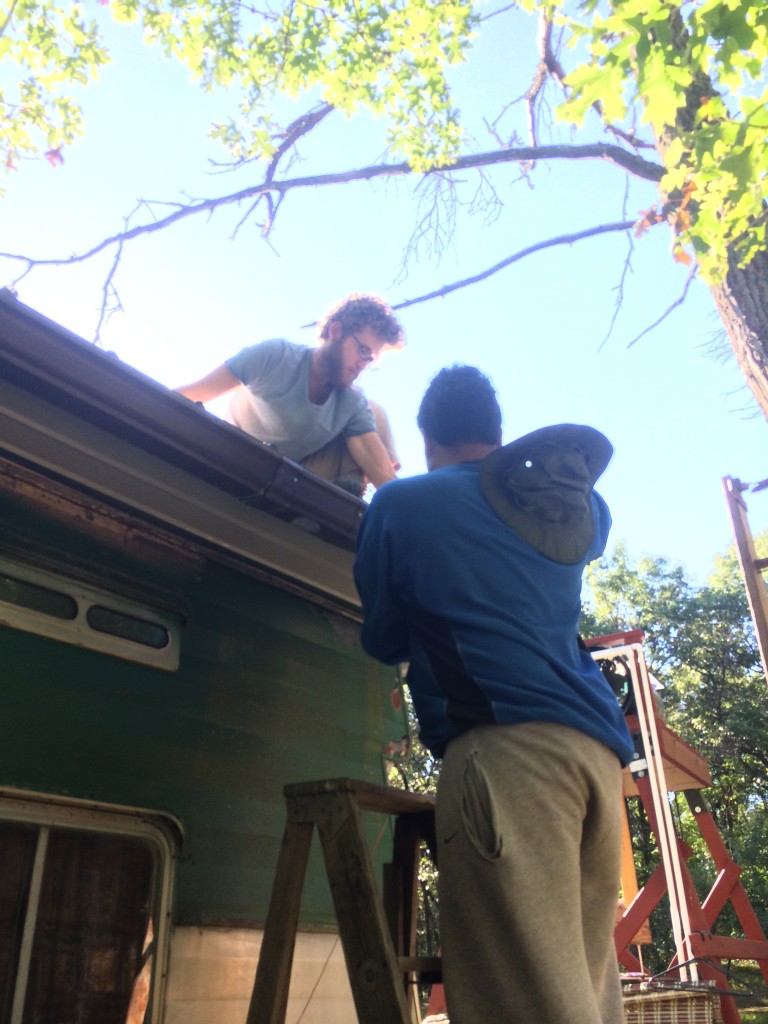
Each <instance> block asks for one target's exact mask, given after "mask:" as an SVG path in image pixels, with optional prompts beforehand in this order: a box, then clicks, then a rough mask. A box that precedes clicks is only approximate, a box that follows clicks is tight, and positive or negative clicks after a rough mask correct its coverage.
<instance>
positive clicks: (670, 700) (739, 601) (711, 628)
mask: <svg viewBox="0 0 768 1024" xmlns="http://www.w3.org/2000/svg"><path fill="white" fill-rule="evenodd" d="M756 547H757V548H758V550H759V552H760V553H761V555H762V554H763V553H764V552H766V551H768V535H765V534H763V535H762V536H761V537H758V538H757V540H756ZM588 594H589V597H588V601H587V608H586V611H585V615H584V619H583V623H582V628H583V630H584V632H585V634H587V635H600V634H603V633H610V632H614V631H623V630H625V629H630V628H640V629H643V630H644V631H645V642H644V649H645V652H646V657H647V660H648V663H649V667H650V670H651V672H652V673H653V674H654V676H655V677H656V678H657V679H658V680H659V682H660V683H662V685H663V686H664V689H663V691H662V699H663V705H664V709H665V716H666V720H667V723H668V724H669V726H670V728H672V729H673V730H674V731H675V732H677V733H678V734H679V735H680V736H681V737H682V738H683V739H684V740H685V741H686V742H688V743H689V744H690V745H691V746H692V747H693V748H694V749H695V750H697V751H698V752H699V753H700V754H702V755H703V757H704V758H705V759H706V761H707V763H708V765H709V769H710V772H711V775H712V786H711V787H710V788H709V789H708V790H707V791H706V792H705V794H704V797H705V799H706V801H707V803H708V806H709V808H710V810H711V812H712V815H713V817H714V819H715V822H716V824H717V827H718V830H719V832H720V834H721V836H722V837H723V840H724V842H725V843H726V845H727V846H728V847H729V850H730V853H731V856H732V857H733V859H734V860H735V862H736V863H737V864H739V865H741V866H742V867H743V869H744V875H743V881H744V884H745V887H746V889H747V892H748V894H749V896H750V898H751V900H752V903H753V906H754V907H755V910H756V911H757V913H758V916H759V917H760V918H761V923H762V926H763V928H764V929H768V912H766V906H767V905H768V901H767V899H766V897H768V889H766V881H767V875H768V871H767V869H768V862H767V861H766V857H765V849H764V847H761V846H760V845H759V844H760V842H761V841H762V839H763V838H764V837H765V834H766V830H767V829H768V819H767V818H766V807H767V802H766V796H768V793H767V792H766V782H767V781H768V773H766V765H767V763H768V758H766V749H767V748H768V692H766V685H765V678H764V676H763V674H762V667H761V664H760V656H759V651H758V649H757V644H756V642H755V636H754V630H753V627H752V621H751V618H750V613H749V606H748V604H747V599H746V593H745V590H744V584H743V581H742V579H741V574H740V571H739V566H738V561H737V559H736V555H735V552H734V551H731V552H729V553H728V554H727V555H725V556H719V557H718V558H717V559H716V562H715V569H714V571H713V573H712V575H711V577H710V579H709V581H708V582H707V584H706V585H704V586H694V585H692V584H691V583H690V582H689V581H687V580H686V578H685V574H684V573H683V571H682V569H681V568H680V567H679V566H674V565H670V564H669V563H667V562H666V561H665V560H664V559H658V558H656V559H652V558H643V559H640V560H638V561H637V562H633V561H632V560H631V559H630V558H629V557H628V556H627V553H626V551H625V549H624V548H623V547H622V546H619V547H618V548H617V549H616V551H615V552H614V553H613V554H612V555H611V556H610V557H608V558H605V559H603V560H602V561H600V562H599V563H595V565H594V566H593V567H591V568H590V569H589V570H588ZM638 804H639V801H636V800H630V801H629V810H630V815H631V831H632V835H633V843H634V846H635V854H636V861H637V867H638V875H639V877H640V878H641V879H645V878H647V877H648V875H649V874H650V872H651V871H652V870H653V869H654V868H655V866H656V864H657V863H658V852H657V850H656V848H655V844H654V843H653V841H652V838H651V836H650V834H649V830H648V828H647V823H646V820H645V817H644V815H642V814H641V813H640V808H639V806H638ZM674 812H675V817H676V820H677V827H678V829H679V832H680V834H681V835H682V837H683V838H684V839H685V841H686V842H687V843H688V844H689V845H690V846H691V847H693V849H694V851H695V852H694V856H693V858H692V860H691V861H690V862H689V867H690V869H691V873H692V876H693V878H694V881H695V883H696V884H697V887H698V889H699V894H700V896H701V898H702V899H703V898H704V896H706V894H707V893H708V892H709V889H710V888H711V886H712V884H713V882H714V880H715V871H714V865H713V864H712V862H711V859H710V857H709V854H708V852H707V849H706V846H705V844H704V842H703V840H702V839H701V836H700V834H699V832H698V829H697V828H696V826H695V823H694V821H693V816H692V815H691V813H690V811H689V809H688V806H687V803H686V801H685V799H684V798H683V797H682V795H680V794H677V795H676V797H675V802H674ZM666 913H667V912H666V910H665V909H664V907H663V906H662V907H660V908H659V909H658V910H657V911H656V912H654V915H653V916H652V922H651V923H652V931H653V935H654V947H653V948H652V949H651V950H649V951H648V954H649V963H650V965H651V966H652V968H654V969H662V968H663V966H664V965H665V963H667V962H669V960H670V958H671V956H672V953H673V952H674V945H673V942H672V937H671V934H670V927H669V922H668V919H667V918H666ZM718 929H719V930H720V931H721V932H722V933H723V934H740V925H739V923H738V920H737V919H736V917H735V915H733V914H732V912H730V909H729V910H728V911H727V912H724V913H723V914H722V915H721V917H720V918H719V920H718Z"/></svg>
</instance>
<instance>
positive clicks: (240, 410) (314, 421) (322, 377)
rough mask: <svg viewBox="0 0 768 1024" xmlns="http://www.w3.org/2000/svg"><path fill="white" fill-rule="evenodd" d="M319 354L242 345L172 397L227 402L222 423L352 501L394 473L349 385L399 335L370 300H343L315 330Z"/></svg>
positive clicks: (385, 444) (376, 424) (282, 345)
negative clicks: (225, 397)
mask: <svg viewBox="0 0 768 1024" xmlns="http://www.w3.org/2000/svg"><path fill="white" fill-rule="evenodd" d="M318 333H319V344H318V345H317V346H315V347H312V346H308V345H298V344H295V343H294V342H290V341H286V340H285V339H282V338H275V339H271V340H269V341H262V342H259V343H258V344H255V345H249V346H247V347H246V348H244V349H242V350H241V351H240V352H238V353H237V354H236V355H234V356H232V357H231V358H229V359H227V360H225V362H224V363H222V365H221V366H218V367H216V369H214V370H212V371H211V372H210V373H208V374H206V376H205V377H202V378H201V379H200V380H198V381H195V382H193V383H191V384H184V385H182V386H181V387H177V388H176V389H175V390H176V391H177V392H178V393H179V394H181V395H184V396H185V398H189V399H190V400H191V401H193V402H202V403H205V402H210V401H212V400H213V399H214V398H218V397H219V396H220V395H223V394H226V393H228V392H232V398H231V401H230V404H229V412H228V416H227V419H228V420H229V422H230V423H233V424H234V425H235V426H236V427H239V428H240V429H241V430H243V431H245V432H246V433H247V434H250V435H251V436H252V437H255V438H258V439H259V440H260V441H263V442H265V443H267V444H270V445H272V446H274V448H275V449H276V450H277V451H278V452H279V453H280V454H281V455H284V456H285V457H286V458H289V459H292V460H293V461H295V462H299V463H301V464H302V465H304V466H305V467H306V468H307V469H309V470H311V471H312V472H314V473H317V474H318V476H322V477H324V478H325V479H326V480H332V481H333V482H334V483H336V484H337V485H339V486H341V487H344V488H345V490H349V491H351V492H352V493H353V494H357V495H361V494H362V492H363V491H364V489H365V487H366V485H367V483H368V482H370V483H372V484H373V486H374V487H379V486H381V484H383V483H386V481H388V480H393V479H394V477H395V471H396V470H397V469H398V468H399V463H398V460H397V455H396V453H395V450H394V444H393V442H392V436H391V433H390V430H389V424H388V423H387V418H386V415H385V414H384V411H383V410H382V409H381V408H380V407H378V406H375V407H374V406H372V403H370V402H368V400H367V399H366V397H365V395H364V394H363V392H362V391H361V390H360V389H359V388H358V387H356V386H355V381H356V380H357V378H358V377H359V376H360V374H361V373H362V372H363V370H365V368H366V367H367V366H369V365H371V364H372V363H374V362H375V361H376V360H377V359H378V358H379V356H380V355H381V353H382V352H384V351H385V350H388V349H395V348H401V347H402V345H403V340H404V339H403V329H402V326H401V325H400V323H399V321H398V320H397V318H396V317H395V316H394V314H393V312H392V310H391V309H390V307H389V306H388V305H387V304H386V303H385V302H384V301H383V299H380V298H378V297H377V296H373V295H356V294H355V295H350V296H348V297H347V298H346V299H344V300H343V301H342V302H341V303H339V304H338V305H337V306H335V307H334V308H332V309H331V310H330V312H329V313H328V314H327V315H326V316H325V318H324V319H323V320H322V321H321V322H320V324H319V332H318Z"/></svg>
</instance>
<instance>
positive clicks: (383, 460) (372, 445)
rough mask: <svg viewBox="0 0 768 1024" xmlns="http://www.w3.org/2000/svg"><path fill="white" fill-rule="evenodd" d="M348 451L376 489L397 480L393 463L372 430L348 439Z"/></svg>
mask: <svg viewBox="0 0 768 1024" xmlns="http://www.w3.org/2000/svg"><path fill="white" fill-rule="evenodd" d="M346 442H347V450H348V451H349V454H350V455H351V456H352V458H353V459H354V460H355V462H356V463H357V464H358V466H359V467H360V469H362V471H363V472H364V473H365V475H366V476H367V477H368V479H369V480H370V481H371V483H372V484H373V486H374V487H381V485H382V484H385V483H386V482H387V481H388V480H394V479H395V471H394V469H393V468H392V461H391V459H390V457H389V455H388V454H387V449H386V448H385V447H384V445H383V444H382V443H381V438H380V437H379V435H378V434H377V433H376V432H375V431H374V430H371V431H370V432H369V433H367V434H355V435H354V436H353V437H348V438H346Z"/></svg>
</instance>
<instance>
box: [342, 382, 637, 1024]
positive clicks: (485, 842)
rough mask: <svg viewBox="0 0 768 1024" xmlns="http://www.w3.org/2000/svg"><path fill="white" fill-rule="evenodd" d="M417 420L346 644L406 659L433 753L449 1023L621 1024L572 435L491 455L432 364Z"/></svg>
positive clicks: (579, 436) (597, 692) (481, 385)
mask: <svg viewBox="0 0 768 1024" xmlns="http://www.w3.org/2000/svg"><path fill="white" fill-rule="evenodd" d="M418 424H419V427H420V428H421V431H422V434H423V436H424V446H425V454H426V460H427V467H428V469H429V472H428V473H426V474H424V475H422V476H416V477H411V478H406V479H402V480H397V481H394V482H392V483H388V484H385V485H384V486H383V487H382V488H381V489H380V490H379V491H378V492H377V493H376V495H375V496H374V498H373V500H372V502H371V505H370V507H369V509H368V511H367V512H366V514H365V516H364V518H363V522H362V525H361V529H360V534H359V539H358V553H357V560H356V564H355V579H356V583H357V587H358V590H359V592H360V596H361V598H362V603H363V610H364V625H363V630H362V643H363V647H364V648H365V649H366V651H367V652H368V653H369V654H371V655H372V656H373V657H375V658H378V659H379V660H380V661H383V662H385V663H387V664H398V663H402V662H409V672H408V684H409V688H410V690H411V694H412V697H413V701H414V706H415V709H416V713H417V716H418V719H419V724H420V730H421V739H422V741H423V742H424V743H425V745H426V746H427V747H428V748H429V750H430V751H431V752H432V753H433V754H434V755H435V756H436V757H440V758H443V764H442V769H441V774H440V782H439V785H438V794H437V808H436V822H437V830H438V867H439V877H440V922H441V923H440V928H441V942H442V948H443V976H444V982H445V989H446V998H447V1004H448V1014H449V1017H450V1020H451V1024H480V1022H482V1024H502V1022H503V1024H518V1022H519V1024H621V1022H622V1021H623V1019H624V1018H623V1010H622V1003H621V991H620V984H619V974H618V968H617V962H616V955H615V952H614V947H613V928H614V921H615V912H616V904H617V897H618V889H619V870H620V846H621V839H620V836H621V831H620V820H621V819H620V812H621V775H620V769H621V765H622V764H623V763H624V764H625V763H627V762H628V760H629V759H630V757H631V755H632V747H631V745H630V738H629V734H628V731H627V728H626V724H625V722H624V718H623V715H622V713H621V710H620V708H619V706H618V703H617V701H616V698H615V696H614V695H613V692H612V690H611V688H610V686H609V684H608V683H607V681H606V680H605V679H604V678H603V676H602V674H601V672H600V670H599V669H598V668H597V666H596V665H595V663H594V661H593V660H592V658H591V657H590V655H589V654H588V653H587V651H585V650H584V649H583V648H582V647H581V645H580V644H579V640H578V635H577V634H578V620H579V614H580V609H581V601H580V594H581V579H582V573H583V570H584V567H585V566H586V564H587V563H588V562H589V561H591V560H592V559H595V558H597V557H599V556H600V555H601V554H602V552H603V550H604V548H605V544H606V540H607V536H608V531H609V528H610V514H609V512H608V508H607V506H606V504H605V502H604V501H603V499H602V498H601V497H600V496H599V495H598V494H596V493H595V492H594V491H593V485H594V483H595V481H596V480H597V478H598V477H599V476H600V474H601V473H602V472H603V470H604V469H605V466H606V465H607V463H608V461H609V459H610V457H611V454H612V448H611V445H610V443H609V442H608V440H607V439H606V438H605V437H603V435H602V434H600V433H598V431H596V430H593V429H592V428H590V427H583V426H574V425H571V424H562V425H559V426H553V427H545V428H543V429H541V430H537V431H534V432H533V433H532V434H528V435H527V436H526V437H523V438H520V439H519V440H517V441H513V442H512V443H511V444H509V445H506V446H505V447H501V446H500V445H501V413H500V409H499V405H498V402H497V400H496V396H495V393H494V390H493V387H492V385H491V383H490V381H489V380H488V379H487V378H486V377H485V376H484V375H483V374H481V373H480V371H479V370H477V369H475V368H474V367H469V366H454V367H450V368H448V369H444V370H442V371H441V372H440V373H439V374H437V376H436V377H435V378H434V380H433V381H432V383H431V384H430V386H429V388H428V390H427V392H426V394H425V396H424V399H423V401H422V403H421V407H420V409H419V415H418Z"/></svg>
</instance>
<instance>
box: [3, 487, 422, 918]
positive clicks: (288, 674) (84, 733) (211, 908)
mask: <svg viewBox="0 0 768 1024" xmlns="http://www.w3.org/2000/svg"><path fill="white" fill-rule="evenodd" d="M107 518H109V517H107ZM98 519H99V516H96V517H95V519H94V522H93V529H92V530H91V529H89V527H88V523H87V517H86V519H85V520H83V521H78V522H73V521H69V522H62V521H60V520H59V519H58V518H57V516H56V515H55V514H54V513H53V512H51V513H45V514H42V513H41V514H39V515H38V514H37V513H35V512H34V510H31V509H30V508H29V507H26V503H21V505H20V504H19V503H18V501H17V500H16V499H10V498H8V497H7V496H6V497H4V498H0V525H1V526H2V541H1V542H0V550H2V553H3V554H5V555H6V556H11V557H17V558H19V559H23V560H25V561H30V560H31V561H36V562H40V560H41V559H42V564H44V565H45V567H46V568H47V569H48V570H49V571H51V570H52V569H55V567H56V563H57V562H58V563H59V565H60V566H61V568H62V571H64V573H65V574H66V575H68V576H76V575H82V576H84V577H85V578H87V580H88V582H89V583H90V584H91V585H94V586H101V587H103V588H104V589H106V590H109V591H112V592H114V593H117V594H120V593H123V594H125V596H129V597H131V598H132V599H134V600H141V598H142V595H146V596H145V598H144V599H145V600H146V603H147V604H149V605H160V606H162V607H164V608H166V609H167V610H169V611H176V612H178V613H180V614H182V615H183V616H184V618H185V625H184V629H183V637H182V649H181V664H180V668H179V670H178V672H175V673H170V672H164V671H160V670H158V669H154V668H149V667H146V666H142V665H139V664H135V663H132V662H129V661H124V660H121V659H117V658H114V657H112V656H109V655H105V654H100V653H96V652H93V651H90V650H84V649H80V648H78V647H75V646H72V645H69V644H66V643H61V642H58V641H54V640H50V639H46V638H44V637H39V636H35V635H33V634H31V633H25V632H22V631H20V630H17V629H14V628H10V627H0V707H1V708H2V714H1V715H0V785H2V786H13V787H19V788H22V789H30V790H35V791H42V792H49V793H58V794H66V795H69V796H75V797H80V798H86V799H93V800H98V801H105V802H109V803H117V804H125V805H132V806H141V807H146V808H152V809H157V810H158V811H162V812H166V813H169V814H171V815H173V816H174V817H176V818H178V819H179V820H180V821H181V823H182V826H183V829H184V839H183V843H182V846H181V850H180V856H179V865H178V870H177V898H176V902H175V912H174V918H175V920H176V921H177V922H180V923H187V924H198V923H199V924H205V923H218V922H228V923H235V922H237V923H242V924H258V923H260V922H263V920H264V917H265V914H266V907H267V903H268V899H269V892H270V888H271V883H272V877H273V873H274V868H275V862H276V857H277V851H278V848H279V842H280V837H281V834H282V828H283V823H284V805H283V800H282V787H283V785H284V784H285V783H286V782H292V781H300V780H305V779H313V778H323V777H338V776H351V777H356V778H364V779H368V780H371V781H375V782H380V781H383V768H382V748H383V746H384V744H385V743H386V742H387V741H388V740H393V739H395V740H397V739H400V738H401V737H402V735H403V731H404V724H403V721H402V718H401V716H400V715H399V714H397V713H395V712H394V711H393V710H392V708H391V704H390V700H389V697H390V691H391V688H392V686H393V672H392V670H388V669H382V668H381V667H380V666H377V665H375V664H374V663H373V662H371V661H370V659H368V658H367V657H366V656H365V655H364V654H363V653H362V651H361V650H360V648H359V645H358V644H357V643H356V642H355V641H354V630H355V627H354V624H353V623H351V622H350V621H349V620H337V619H336V617H335V616H334V615H333V614H332V613H330V612H327V611H325V610H324V609H323V608H320V607H318V606H317V605H315V604H313V603H312V602H311V601H309V600H307V599H305V598H303V597H301V596H297V595H296V594H293V593H289V592H287V591H286V590H283V589H279V588H278V587H276V586H273V585H271V584H270V583H268V582H265V581H262V580H259V579H257V578H255V577H253V576H250V575H246V574H245V573H244V572H242V571H240V570H239V569H238V568H237V566H236V565H227V564H221V563H220V562H219V561H218V560H213V559H208V558H204V557H202V558H201V557H200V556H199V552H195V553H194V557H190V559H189V561H188V562H185V559H184V557H183V554H182V555H180V557H179V559H178V560H174V557H173V554H172V553H171V554H169V552H168V550H166V548H164V547H163V545H162V544H159V545H158V549H157V553H156V555H157V556H156V557H150V556H149V554H147V556H146V557H140V553H141V552H143V551H146V549H147V543H146V538H140V541H141V543H139V542H138V541H137V540H136V537H135V535H133V534H130V531H121V530H118V529H116V530H114V531H112V533H111V532H110V530H108V529H107V530H105V529H103V528H102V527H103V523H102V524H101V527H100V526H99V523H98V522H96V520H98ZM112 534H114V535H113V536H112ZM110 536H111V537H112V539H111V540H110V539H109V538H110ZM56 552H58V554H56ZM62 563H64V564H63V565H62ZM381 824H382V823H381V821H371V822H370V823H369V828H370V834H371V836H372V837H374V836H375V835H376V834H377V833H378V832H379V830H380V828H381ZM388 838H389V837H388V831H387V832H386V833H385V838H384V841H383V842H382V843H380V844H379V847H378V853H379V856H381V855H382V854H384V853H385V852H386V849H387V847H388ZM303 916H304V921H305V923H311V924H330V923H332V921H333V915H332V911H331V906H330V898H329V895H328V893H327V886H326V883H325V880H324V878H323V877H322V871H321V868H320V858H319V856H315V857H314V858H313V864H312V867H311V870H310V875H309V878H308V882H307V886H306V889H305V900H304V915H303Z"/></svg>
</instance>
